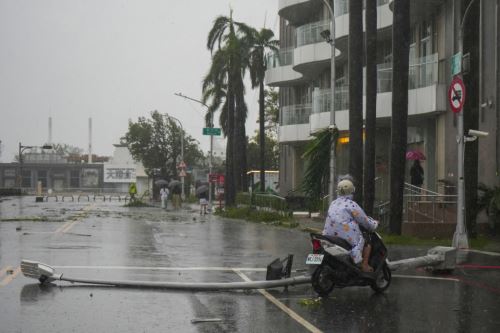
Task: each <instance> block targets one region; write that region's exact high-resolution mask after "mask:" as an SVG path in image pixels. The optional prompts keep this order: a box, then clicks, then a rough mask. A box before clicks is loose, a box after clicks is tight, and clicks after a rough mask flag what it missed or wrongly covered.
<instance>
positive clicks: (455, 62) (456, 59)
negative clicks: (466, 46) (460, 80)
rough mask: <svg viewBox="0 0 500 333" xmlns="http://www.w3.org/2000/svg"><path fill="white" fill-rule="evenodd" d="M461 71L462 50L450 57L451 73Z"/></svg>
mask: <svg viewBox="0 0 500 333" xmlns="http://www.w3.org/2000/svg"><path fill="white" fill-rule="evenodd" d="M460 72H462V52H458V53H455V54H454V55H453V56H452V57H451V75H452V76H454V75H457V74H460Z"/></svg>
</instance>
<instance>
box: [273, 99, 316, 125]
mask: <svg viewBox="0 0 500 333" xmlns="http://www.w3.org/2000/svg"><path fill="white" fill-rule="evenodd" d="M311 109H312V106H311V104H310V103H307V104H295V105H287V106H283V107H282V108H281V117H280V125H281V126H286V125H298V124H308V123H309V115H310V114H311Z"/></svg>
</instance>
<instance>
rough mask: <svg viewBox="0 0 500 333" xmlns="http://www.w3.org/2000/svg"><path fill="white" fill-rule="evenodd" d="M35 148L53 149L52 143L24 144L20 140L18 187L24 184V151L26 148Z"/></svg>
mask: <svg viewBox="0 0 500 333" xmlns="http://www.w3.org/2000/svg"><path fill="white" fill-rule="evenodd" d="M33 148H41V149H52V145H43V146H23V145H22V144H21V142H19V155H18V158H19V175H18V178H17V179H18V184H17V185H18V187H19V188H22V185H23V163H24V160H23V152H24V151H25V150H26V149H33Z"/></svg>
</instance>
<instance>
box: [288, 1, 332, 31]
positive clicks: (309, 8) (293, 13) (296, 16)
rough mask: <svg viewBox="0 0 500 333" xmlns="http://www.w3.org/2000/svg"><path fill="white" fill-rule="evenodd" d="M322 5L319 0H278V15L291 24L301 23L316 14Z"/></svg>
mask: <svg viewBox="0 0 500 333" xmlns="http://www.w3.org/2000/svg"><path fill="white" fill-rule="evenodd" d="M322 6H323V2H322V1H321V0H279V4H278V15H279V16H280V17H282V18H284V19H286V20H287V21H288V22H290V23H291V24H293V25H301V24H304V23H305V22H307V20H308V19H309V18H310V17H312V16H313V15H315V14H317V13H318V12H319V11H320V10H321V7H322Z"/></svg>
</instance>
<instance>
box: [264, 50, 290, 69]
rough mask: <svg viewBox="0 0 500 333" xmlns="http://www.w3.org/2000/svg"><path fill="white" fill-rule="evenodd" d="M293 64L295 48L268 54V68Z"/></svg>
mask: <svg viewBox="0 0 500 333" xmlns="http://www.w3.org/2000/svg"><path fill="white" fill-rule="evenodd" d="M291 64H293V48H286V49H280V50H279V51H278V52H270V53H268V54H267V68H268V69H269V68H276V67H279V66H288V65H291Z"/></svg>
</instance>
